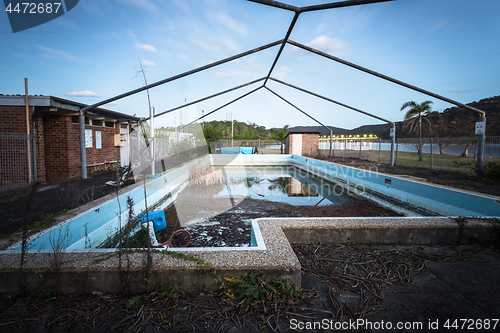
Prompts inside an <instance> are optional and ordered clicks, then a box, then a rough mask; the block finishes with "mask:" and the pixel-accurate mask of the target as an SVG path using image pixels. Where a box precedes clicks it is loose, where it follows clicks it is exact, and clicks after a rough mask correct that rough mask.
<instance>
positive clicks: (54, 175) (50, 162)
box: [44, 116, 120, 182]
mask: <svg viewBox="0 0 500 333" xmlns="http://www.w3.org/2000/svg"><path fill="white" fill-rule="evenodd" d="M79 128H80V127H79V125H78V124H74V123H71V117H70V116H58V117H50V118H47V119H45V121H44V132H45V133H44V134H45V164H46V172H47V181H48V182H55V181H60V180H62V179H68V178H75V177H81V160H80V129H79ZM85 129H90V130H92V147H91V148H86V149H87V150H86V154H87V166H88V167H87V172H88V173H89V174H90V173H92V172H96V171H99V170H105V169H108V168H112V167H114V164H112V163H109V162H112V161H116V160H117V157H118V152H119V151H120V147H115V146H114V135H115V133H118V131H119V130H118V128H116V125H115V128H108V127H98V126H89V125H86V126H85ZM96 131H97V132H101V146H102V148H101V149H97V148H96ZM96 164H97V165H96ZM89 165H90V166H89ZM92 165H94V166H92Z"/></svg>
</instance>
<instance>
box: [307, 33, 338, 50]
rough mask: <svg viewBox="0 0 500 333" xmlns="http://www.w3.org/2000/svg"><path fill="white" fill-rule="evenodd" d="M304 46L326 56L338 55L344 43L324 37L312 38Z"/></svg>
mask: <svg viewBox="0 0 500 333" xmlns="http://www.w3.org/2000/svg"><path fill="white" fill-rule="evenodd" d="M306 45H307V46H310V47H312V48H315V49H317V50H320V51H323V52H326V53H328V54H335V53H338V51H339V50H340V49H342V48H344V47H345V43H344V42H343V41H342V40H341V39H338V38H330V37H328V36H325V35H322V36H319V37H316V38H314V39H313V40H312V41H310V42H309V43H307V44H306Z"/></svg>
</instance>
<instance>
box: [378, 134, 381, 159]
mask: <svg viewBox="0 0 500 333" xmlns="http://www.w3.org/2000/svg"><path fill="white" fill-rule="evenodd" d="M378 162H379V163H382V138H378Z"/></svg>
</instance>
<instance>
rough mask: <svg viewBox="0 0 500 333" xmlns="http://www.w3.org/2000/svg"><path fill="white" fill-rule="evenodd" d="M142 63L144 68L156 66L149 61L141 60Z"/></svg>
mask: <svg viewBox="0 0 500 333" xmlns="http://www.w3.org/2000/svg"><path fill="white" fill-rule="evenodd" d="M142 63H143V64H144V65H146V66H156V64H155V63H154V62H152V61H149V60H143V61H142Z"/></svg>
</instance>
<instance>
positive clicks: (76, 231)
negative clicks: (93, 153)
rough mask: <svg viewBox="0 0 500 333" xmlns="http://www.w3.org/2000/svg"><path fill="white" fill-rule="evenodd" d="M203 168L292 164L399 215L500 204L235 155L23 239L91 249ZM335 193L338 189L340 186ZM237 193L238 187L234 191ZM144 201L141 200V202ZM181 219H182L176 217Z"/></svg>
mask: <svg viewBox="0 0 500 333" xmlns="http://www.w3.org/2000/svg"><path fill="white" fill-rule="evenodd" d="M207 165H212V166H215V167H218V166H224V167H226V166H227V167H231V168H232V167H239V168H240V169H242V170H245V172H246V171H247V170H249V169H251V168H255V167H271V166H272V167H273V168H276V167H280V168H282V169H283V168H285V169H286V168H288V167H290V166H293V167H294V168H297V169H298V170H302V171H303V172H307V173H308V174H310V175H312V176H313V177H316V178H317V179H319V181H320V182H321V181H324V182H329V183H330V184H341V185H342V186H343V188H344V189H345V191H348V190H349V191H350V192H351V193H353V194H354V195H356V196H360V197H363V198H365V199H368V200H371V201H374V202H377V203H378V204H380V205H382V206H384V207H387V208H390V209H392V210H395V211H396V212H398V213H400V214H402V215H405V216H499V215H500V204H499V203H498V201H497V200H495V198H491V197H488V196H483V195H478V194H472V193H467V192H464V191H458V190H453V189H449V188H444V187H439V186H434V185H430V184H425V183H421V182H415V181H412V180H408V179H402V178H399V177H396V176H388V175H383V174H378V173H376V172H373V170H360V169H355V168H350V167H347V166H341V165H336V164H333V163H327V162H323V161H318V160H314V159H310V158H306V157H301V156H294V155H238V156H236V157H235V156H225V155H209V156H205V157H203V158H201V159H198V160H195V161H192V162H190V163H188V164H185V165H184V166H182V167H179V168H177V169H174V170H171V171H168V172H166V173H164V174H162V175H161V177H159V178H155V179H151V180H150V181H148V182H147V183H146V185H145V188H143V187H142V186H140V184H139V186H136V187H134V188H131V189H130V190H127V192H125V193H123V194H121V195H120V196H119V197H118V198H116V197H113V198H110V200H109V201H107V202H104V203H102V204H100V205H98V206H96V207H93V208H91V209H89V210H87V211H86V212H83V213H81V214H79V215H77V216H75V217H72V218H70V219H68V220H66V221H64V222H62V223H61V224H59V225H57V226H55V227H53V228H51V229H49V230H46V231H44V232H42V233H40V234H37V235H35V236H33V237H32V238H30V239H29V249H30V250H35V251H43V250H50V249H52V248H53V245H52V244H51V243H53V240H54V238H57V237H58V235H61V234H64V235H65V239H64V244H63V245H62V246H63V247H64V248H65V249H67V250H85V249H96V248H98V247H100V246H101V245H102V244H103V243H104V242H105V241H106V240H107V239H108V238H109V236H110V235H111V234H113V233H115V232H116V231H117V230H119V229H120V228H121V227H123V225H124V224H125V221H127V216H128V211H127V210H126V207H127V205H126V200H127V198H129V197H130V198H132V199H133V201H134V206H133V211H134V212H135V213H136V214H138V213H140V212H142V211H144V210H145V208H146V205H147V206H148V209H150V210H153V209H164V208H166V207H168V206H170V205H172V204H173V203H174V201H175V200H176V199H177V198H178V197H179V195H180V194H181V193H182V192H183V190H184V189H185V188H186V186H187V184H188V181H189V177H190V171H191V170H192V169H193V168H194V167H197V166H198V167H199V166H207ZM227 169H228V170H229V169H230V168H227ZM306 178H307V177H306ZM311 178H312V177H311ZM307 179H309V178H307ZM290 187H292V186H290ZM336 189H337V191H338V189H340V187H336ZM238 191H239V189H237V190H236V192H235V193H237V192H238ZM334 191H335V185H334ZM145 197H147V200H145V199H144V198H145ZM336 197H341V196H336ZM151 203H154V204H151ZM185 211H187V212H188V211H189V210H185ZM183 219H184V217H182V218H181V220H183ZM65 230H66V231H65ZM251 230H252V242H251V244H252V246H250V247H249V248H252V247H255V248H259V246H262V244H260V243H259V242H261V241H262V240H261V239H260V237H259V234H260V233H259V231H258V227H257V226H256V224H255V223H252V228H251ZM20 246H21V244H19V243H18V244H15V245H13V246H11V247H10V248H9V249H8V250H11V251H16V250H17V251H18V250H20Z"/></svg>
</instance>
